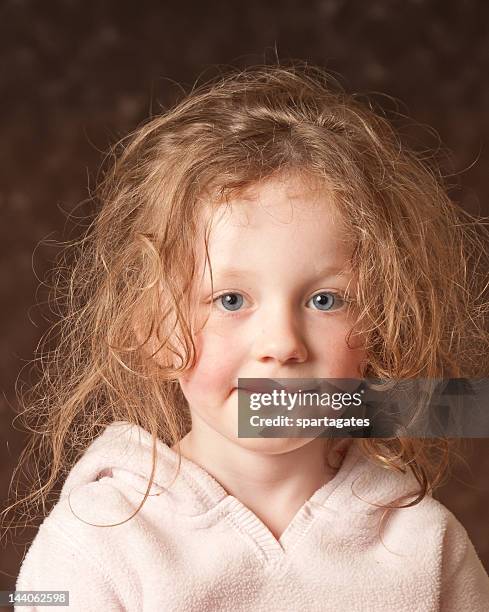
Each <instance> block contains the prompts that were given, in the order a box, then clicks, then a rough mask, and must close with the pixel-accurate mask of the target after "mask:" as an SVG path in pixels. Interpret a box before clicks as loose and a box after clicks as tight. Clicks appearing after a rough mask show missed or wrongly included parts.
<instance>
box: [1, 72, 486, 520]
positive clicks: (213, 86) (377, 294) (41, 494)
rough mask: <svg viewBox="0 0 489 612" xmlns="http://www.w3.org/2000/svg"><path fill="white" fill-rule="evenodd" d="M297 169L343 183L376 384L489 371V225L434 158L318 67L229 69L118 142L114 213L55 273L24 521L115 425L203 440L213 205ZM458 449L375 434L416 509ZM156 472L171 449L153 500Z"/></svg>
mask: <svg viewBox="0 0 489 612" xmlns="http://www.w3.org/2000/svg"><path fill="white" fill-rule="evenodd" d="M291 170H298V171H300V172H302V173H304V174H305V175H307V176H310V177H315V178H317V179H319V180H324V181H327V184H328V188H329V189H330V190H332V191H333V194H334V199H335V202H336V203H337V205H338V208H339V210H340V212H341V215H342V218H343V220H344V222H345V226H346V227H347V228H348V232H349V239H350V240H351V241H352V244H353V245H354V250H353V255H352V260H351V266H352V269H354V270H356V271H357V277H358V288H357V294H356V309H357V312H358V321H357V323H358V328H359V329H362V330H365V341H366V345H365V347H366V355H367V358H366V364H365V365H366V369H365V371H364V374H365V376H367V377H368V376H371V377H375V378H380V379H392V378H394V379H396V378H399V379H402V378H407V379H409V378H413V377H425V378H442V377H478V376H484V375H485V374H486V371H485V368H486V360H485V359H484V358H485V357H486V356H487V354H488V344H489V342H488V333H487V330H486V327H485V317H486V315H487V302H486V301H484V290H485V286H484V282H483V281H484V277H483V274H484V272H485V270H484V269H483V262H481V261H480V258H481V257H482V255H483V253H484V251H485V245H484V236H486V235H485V234H483V233H484V232H487V230H486V228H485V227H484V224H483V223H482V222H481V221H480V220H477V219H476V218H475V217H472V216H471V215H470V214H469V213H467V212H465V211H463V210H462V209H461V208H459V207H458V206H456V205H455V204H454V203H453V202H452V201H451V199H450V198H449V196H448V195H447V189H446V186H445V185H444V179H443V177H442V175H441V173H440V171H439V170H437V169H436V167H435V166H434V165H433V164H431V162H430V159H429V158H428V157H426V155H425V156H423V155H422V154H416V153H415V152H414V151H412V150H410V149H408V148H407V147H406V146H405V145H404V144H403V143H402V142H401V140H400V137H399V135H398V133H397V132H396V131H395V130H394V129H393V128H392V127H391V125H390V123H389V121H388V120H387V119H385V118H384V117H383V116H382V115H381V114H379V113H377V112H375V111H374V110H373V109H372V108H371V107H370V106H369V105H368V104H365V103H362V102H361V101H360V100H359V99H357V97H356V96H354V95H349V94H347V93H346V92H345V91H344V90H343V89H342V88H341V86H340V85H339V84H338V83H337V82H336V81H335V80H334V79H333V78H332V77H331V76H329V75H328V74H327V73H325V72H324V71H322V70H321V69H319V68H316V67H311V66H307V65H304V64H301V63H298V62H296V63H292V64H290V65H288V66H280V65H277V66H257V67H252V68H248V69H246V70H243V71H239V70H231V71H229V73H227V74H224V75H220V76H219V77H218V78H216V79H214V80H212V81H210V82H208V83H206V84H205V85H202V86H199V87H197V88H196V89H194V90H193V91H191V92H190V94H189V95H187V96H186V97H185V98H184V99H183V100H182V101H180V103H178V104H177V105H176V106H175V107H174V108H172V109H171V110H169V111H168V112H165V113H163V114H161V115H160V116H157V117H154V118H152V119H151V120H150V121H148V122H147V123H146V124H145V125H143V126H142V127H139V128H138V129H137V130H136V131H135V132H134V133H133V134H131V135H129V136H128V137H127V138H124V139H123V140H122V141H121V142H120V143H118V145H116V146H115V147H114V148H113V150H112V154H111V163H110V167H109V169H108V170H107V171H106V172H105V175H104V177H103V180H102V181H101V183H100V185H99V187H98V191H97V194H96V195H97V197H98V201H99V202H100V204H101V208H100V211H99V212H98V214H97V215H96V217H95V219H94V220H93V222H92V223H91V224H90V227H89V228H88V230H87V231H86V232H85V234H84V235H83V237H82V238H81V239H79V240H77V241H74V242H73V243H71V244H70V245H69V247H68V249H67V250H65V251H64V252H63V254H62V256H61V258H60V261H59V262H58V264H59V265H57V267H56V269H55V270H54V274H55V282H54V285H53V289H54V293H53V308H55V312H56V313H57V315H59V318H58V320H57V321H56V322H55V324H54V325H53V326H52V328H51V329H50V332H49V333H48V334H47V335H46V337H45V339H44V344H43V346H44V347H45V349H44V351H41V352H40V355H39V357H38V358H37V359H36V360H35V361H34V364H35V366H40V373H41V376H40V378H39V382H38V383H37V384H36V385H35V386H34V387H33V388H32V389H31V390H29V392H28V393H26V394H24V396H23V397H21V402H22V404H23V406H24V410H23V412H22V413H21V417H22V419H23V421H24V423H25V424H26V426H27V428H28V429H29V430H30V431H31V432H33V434H34V435H33V436H32V439H31V441H30V443H29V446H28V447H27V448H26V449H25V451H24V453H23V455H22V457H21V462H20V464H19V467H18V468H17V474H20V472H21V471H22V468H21V466H22V465H23V464H25V465H27V464H28V460H29V457H32V456H34V457H36V458H37V460H36V466H35V473H34V475H33V476H32V483H34V485H35V486H34V487H32V485H31V488H30V489H29V491H30V492H29V493H27V494H26V495H25V496H24V497H23V498H22V499H17V500H16V501H15V502H14V504H12V506H10V507H9V508H8V509H7V510H8V511H11V510H14V509H16V508H20V507H22V508H24V509H26V508H31V509H32V508H34V507H35V506H36V504H37V507H38V506H39V503H40V502H42V506H43V508H44V509H45V506H46V504H47V503H49V502H48V500H49V496H50V495H52V494H53V490H54V486H55V484H56V482H57V481H58V479H60V478H63V477H64V476H65V475H66V473H67V472H68V471H69V470H70V469H71V466H72V465H73V464H74V462H75V461H76V460H77V459H78V458H79V457H80V455H81V454H82V453H83V451H84V450H85V449H86V447H87V445H88V444H89V443H90V442H91V441H92V440H93V439H94V438H95V437H96V436H97V435H98V434H99V433H101V431H102V430H103V429H104V428H105V427H106V426H107V425H108V424H110V423H111V422H113V421H119V420H124V421H129V422H131V423H135V424H137V425H140V426H141V427H143V428H145V429H146V430H147V431H149V432H150V433H151V435H152V437H153V443H155V442H156V439H157V438H160V439H161V440H163V441H164V442H165V443H167V444H168V445H173V444H175V443H176V442H177V441H178V440H180V439H181V438H182V437H183V436H184V435H185V434H186V433H187V432H188V430H189V427H190V425H191V423H190V416H189V411H188V405H187V402H186V400H185V398H184V396H183V394H182V392H181V389H180V387H179V384H178V382H177V376H178V374H179V373H181V372H182V371H184V370H185V369H186V368H189V367H191V366H192V365H193V363H194V362H195V346H194V343H193V335H192V326H191V322H190V304H189V300H188V299H187V296H188V290H189V287H190V285H191V282H192V278H193V275H194V272H195V253H194V251H195V236H196V232H197V229H198V228H197V225H198V214H199V210H200V208H201V206H200V202H202V201H203V200H205V199H206V197H211V196H212V198H213V201H215V202H217V203H220V202H222V201H224V200H225V199H226V198H228V197H230V196H232V195H233V194H236V193H238V192H239V191H240V190H243V189H245V188H247V187H248V186H250V185H252V184H254V183H256V182H257V181H260V180H263V179H265V178H268V177H271V176H273V175H275V174H277V173H279V172H283V171H291ZM481 232H482V233H481ZM486 237H487V236H486ZM135 321H137V322H138V325H137V326H136V327H137V329H138V330H139V331H138V333H136V332H135ZM51 342H53V344H52V345H51V344H50V343H51ZM481 357H482V359H481ZM174 359H177V360H178V363H177V364H176V365H175V364H174V363H173V361H174ZM449 443H450V441H449V440H446V439H440V440H426V439H417V440H408V439H402V438H396V439H363V440H361V446H362V448H363V451H364V453H366V454H367V455H368V456H369V457H372V458H373V459H374V460H376V461H379V462H381V463H382V464H383V465H385V466H386V467H387V468H388V469H396V470H400V471H403V472H405V471H406V470H408V469H410V470H411V471H412V472H413V474H414V475H415V476H416V479H417V481H418V482H419V490H418V491H416V492H414V493H413V496H414V498H415V499H414V500H412V501H411V502H410V503H409V504H407V505H412V504H414V503H417V502H418V501H420V500H421V499H422V498H423V496H424V495H426V494H427V493H428V492H429V491H431V490H432V489H433V488H434V487H435V486H436V485H437V484H439V483H440V481H441V478H442V476H443V474H444V473H445V471H446V467H447V459H448V456H449V455H448V448H449ZM153 451H154V454H155V447H154V448H153ZM433 452H435V454H437V456H438V460H436V461H435V460H433ZM154 465H155V457H153V472H152V474H151V478H150V482H149V485H148V491H147V492H146V493H147V494H148V492H149V490H150V487H151V481H152V479H153V475H154ZM147 494H146V495H145V497H144V499H143V502H142V503H144V500H145V499H146V496H147ZM140 507H141V506H140ZM140 507H139V508H140ZM139 508H138V509H137V510H136V512H137V511H138V510H139ZM6 515H7V511H5V516H6Z"/></svg>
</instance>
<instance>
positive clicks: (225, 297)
mask: <svg viewBox="0 0 489 612" xmlns="http://www.w3.org/2000/svg"><path fill="white" fill-rule="evenodd" d="M216 300H219V302H220V303H221V304H222V306H223V307H224V308H225V309H226V310H231V311H234V310H239V309H240V308H241V306H242V305H243V302H244V300H243V296H242V295H241V294H240V293H223V294H222V295H220V296H219V297H217V298H216Z"/></svg>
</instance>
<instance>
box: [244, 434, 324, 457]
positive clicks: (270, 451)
mask: <svg viewBox="0 0 489 612" xmlns="http://www.w3.org/2000/svg"><path fill="white" fill-rule="evenodd" d="M314 439H315V438H238V437H236V438H235V439H234V443H235V444H238V445H239V446H240V447H241V448H245V449H247V450H249V451H253V452H256V453H264V454H266V455H278V454H282V453H288V452H291V451H293V450H297V449H298V448H301V447H302V446H305V445H306V444H308V443H309V442H311V441H312V440H314Z"/></svg>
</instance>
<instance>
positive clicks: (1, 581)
mask: <svg viewBox="0 0 489 612" xmlns="http://www.w3.org/2000/svg"><path fill="white" fill-rule="evenodd" d="M488 9H489V4H488V3H485V2H484V1H483V0H481V1H480V2H476V1H470V0H465V1H464V0H456V1H451V0H443V1H440V2H434V1H427V0H425V1H423V0H417V1H414V0H390V1H389V0H378V1H376V0H369V2H364V1H363V0H355V1H353V0H352V1H346V0H343V1H342V0H322V1H319V0H309V1H308V2H300V1H291V0H282V1H280V2H271V1H268V2H263V1H262V0H248V1H247V2H240V3H233V2H210V1H206V2H192V1H191V2H187V3H178V2H172V3H170V2H158V3H157V2H154V3H151V2H143V1H141V0H139V1H138V2H129V1H127V2H115V1H114V2H103V1H96V2H92V1H87V0H84V1H81V0H71V1H70V0H65V1H63V2H61V1H53V0H51V1H50V2H34V1H28V0H16V1H12V0H10V1H6V0H3V1H2V2H0V24H1V25H0V29H1V31H0V41H1V42H0V45H1V46H0V87H1V92H0V94H1V95H0V101H1V103H2V110H1V113H0V176H1V179H0V210H1V212H2V222H1V225H0V232H1V248H2V258H1V264H0V265H1V283H0V287H1V291H2V296H3V300H2V305H1V322H2V334H1V338H2V344H1V350H0V364H1V370H0V371H1V376H2V379H1V391H2V396H1V404H0V504H2V505H3V503H4V500H5V496H6V491H7V486H8V482H9V478H10V475H11V473H12V469H13V466H14V464H15V461H16V458H17V456H18V453H19V451H20V448H21V446H22V444H23V437H22V434H20V433H19V432H18V431H14V430H13V428H12V418H13V414H14V413H13V408H14V407H15V397H14V392H13V385H14V381H15V378H16V377H17V376H18V375H19V372H20V369H21V367H22V366H23V365H24V364H25V362H26V361H28V360H29V359H31V358H32V356H33V350H34V347H35V345H36V342H37V341H38V339H39V337H40V335H41V333H42V331H43V329H44V327H45V322H44V320H43V316H42V309H37V310H32V308H31V307H32V305H33V304H34V303H35V302H36V300H38V299H43V298H44V295H43V293H42V291H41V292H40V293H39V295H38V297H37V298H36V287H37V286H38V280H37V279H36V275H37V276H39V277H43V275H44V273H45V271H46V269H47V268H48V267H49V265H50V262H51V261H52V258H53V256H54V254H55V252H54V249H53V248H52V247H49V246H48V245H40V244H39V241H41V240H42V239H46V238H49V237H52V238H55V239H58V240H59V239H61V238H63V237H66V233H64V232H65V230H64V227H65V222H66V213H67V212H70V211H73V210H74V208H75V207H76V206H79V212H80V213H81V214H85V213H86V212H88V210H89V207H88V205H84V204H82V205H81V206H80V202H82V201H83V200H84V199H85V198H87V197H88V195H89V187H91V186H93V182H94V180H95V178H96V172H97V168H98V167H99V164H100V162H101V160H102V151H105V150H106V149H107V146H108V145H109V144H110V143H113V142H114V141H115V140H116V139H118V138H119V137H121V136H123V135H124V134H126V133H127V132H128V131H129V130H131V129H133V128H134V127H136V125H138V124H139V123H140V122H141V121H142V120H144V119H145V118H146V117H148V115H149V114H150V112H151V109H152V111H153V112H157V111H158V108H159V107H160V105H166V104H168V103H171V102H172V101H173V100H174V99H175V97H176V95H177V94H178V86H177V85H176V84H175V83H174V81H176V82H178V83H182V84H183V85H184V86H185V87H188V86H189V85H191V84H192V83H193V82H194V81H195V79H196V78H197V77H198V76H199V75H201V74H202V73H205V74H211V72H208V69H209V66H210V65H212V64H214V63H232V64H235V65H240V66H244V65H248V64H253V63H256V62H262V61H264V60H267V59H268V61H272V60H273V57H274V53H275V51H274V48H275V47H276V48H277V49H278V54H279V57H280V58H281V59H282V60H286V59H287V58H289V57H292V58H298V59H305V60H308V61H310V62H312V63H318V64H320V65H322V66H324V67H326V68H328V69H329V70H331V71H335V72H338V73H340V74H341V75H343V82H344V84H345V86H346V87H347V89H348V90H349V91H363V92H365V91H379V92H385V93H388V94H390V95H391V96H394V97H396V98H399V99H400V100H401V101H402V102H403V103H404V104H405V106H401V107H400V110H401V111H403V112H406V113H407V114H409V115H410V116H412V117H413V118H414V119H415V120H417V121H418V122H422V123H426V124H428V125H430V126H432V127H433V128H434V129H435V130H436V131H437V132H438V134H439V135H440V137H441V140H442V141H443V143H444V144H445V145H446V146H447V147H448V148H449V149H451V150H452V151H453V168H454V170H455V172H456V173H458V174H459V175H460V179H459V180H460V182H461V187H460V188H459V189H457V190H456V192H454V193H453V196H454V197H455V198H456V199H457V200H459V201H460V202H461V203H462V205H463V206H464V207H466V208H467V209H468V210H470V211H471V212H473V213H476V214H485V215H487V214H488V212H489V211H488V207H487V196H488V191H489V186H488V184H487V180H486V175H485V172H486V171H487V162H488V157H489V155H488V143H489V113H488V110H487V109H488V107H489V84H488V81H487V75H488V74H489V43H488V29H487V25H486V24H488V23H489V14H488V13H489V10H488ZM205 74H204V78H205ZM384 103H385V104H387V106H389V108H393V106H394V105H393V104H392V103H389V102H388V101H387V100H385V102H384ZM416 138H417V140H418V142H420V143H424V142H425V139H426V144H427V146H436V137H434V136H431V137H430V136H429V133H428V132H427V131H425V132H424V133H423V134H421V135H420V134H418V135H417V136H416ZM71 235H73V233H71ZM25 376H26V375H25V374H22V378H25ZM470 446H471V449H470V448H469V449H468V468H465V469H460V470H459V471H458V473H457V478H453V479H452V480H451V481H450V483H449V484H448V485H447V486H446V487H444V488H443V490H442V491H441V492H440V495H439V497H440V499H441V500H442V501H443V502H444V503H445V504H446V505H447V506H448V508H450V509H451V510H452V511H453V512H454V513H455V515H456V516H457V517H458V518H459V520H460V521H461V522H462V523H463V524H464V525H465V527H466V529H467V530H468V532H469V535H470V537H471V539H472V541H473V542H474V544H475V546H476V548H477V550H478V552H479V554H480V556H481V558H482V560H483V562H484V564H485V566H486V568H488V569H489V527H488V522H487V505H488V502H489V486H488V480H487V474H488V473H489V440H487V439H484V440H479V441H474V442H473V443H472V444H471V445H470ZM460 479H462V481H461V480H460ZM21 557H22V550H21V548H19V547H16V548H15V547H13V546H12V545H8V547H3V548H0V589H8V588H13V586H14V583H15V577H16V575H17V572H18V567H19V563H20V559H21Z"/></svg>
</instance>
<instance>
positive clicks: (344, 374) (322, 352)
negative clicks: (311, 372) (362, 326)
mask: <svg viewBox="0 0 489 612" xmlns="http://www.w3.org/2000/svg"><path fill="white" fill-rule="evenodd" d="M347 333H348V329H347V328H343V327H342V326H339V327H338V328H337V329H330V330H329V333H328V334H327V335H325V337H326V338H327V339H326V340H325V341H323V342H321V341H319V342H317V341H316V343H315V353H316V355H318V357H319V361H320V362H321V370H322V371H323V372H325V374H324V375H323V376H322V377H323V378H361V376H362V373H361V364H362V361H363V360H364V359H365V356H366V352H365V349H364V348H363V345H362V343H361V341H360V340H359V339H358V337H357V338H355V337H354V336H352V337H351V339H350V346H351V347H353V348H349V347H348V345H347V343H346V335H347Z"/></svg>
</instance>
